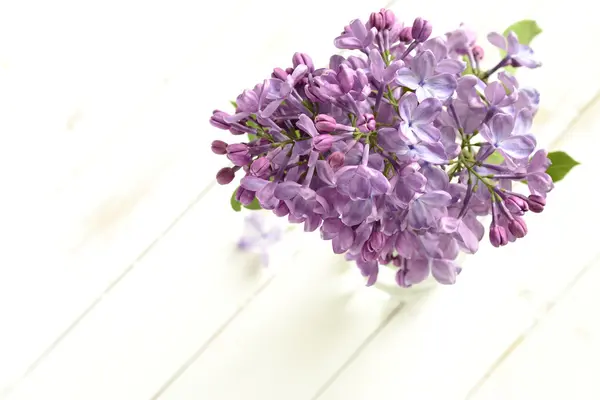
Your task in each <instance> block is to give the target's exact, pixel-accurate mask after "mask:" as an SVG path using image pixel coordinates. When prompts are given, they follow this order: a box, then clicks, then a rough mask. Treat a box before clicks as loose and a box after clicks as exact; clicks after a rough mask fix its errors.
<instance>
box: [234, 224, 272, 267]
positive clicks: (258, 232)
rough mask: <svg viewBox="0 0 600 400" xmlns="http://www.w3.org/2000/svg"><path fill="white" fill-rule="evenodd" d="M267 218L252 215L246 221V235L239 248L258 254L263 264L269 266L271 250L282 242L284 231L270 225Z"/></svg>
mask: <svg viewBox="0 0 600 400" xmlns="http://www.w3.org/2000/svg"><path fill="white" fill-rule="evenodd" d="M266 219H267V218H266V216H265V215H262V214H261V213H252V214H250V215H248V216H247V217H246V218H245V220H244V234H243V235H242V237H241V238H240V240H239V241H238V248H240V249H241V250H244V251H249V252H253V253H257V254H258V255H259V256H260V258H261V262H262V264H263V265H264V266H265V267H266V266H268V265H269V250H270V249H271V247H272V246H273V245H274V244H275V243H277V242H279V241H280V240H281V235H282V231H281V229H280V228H279V227H277V226H275V225H272V226H270V224H268V222H267V220H266Z"/></svg>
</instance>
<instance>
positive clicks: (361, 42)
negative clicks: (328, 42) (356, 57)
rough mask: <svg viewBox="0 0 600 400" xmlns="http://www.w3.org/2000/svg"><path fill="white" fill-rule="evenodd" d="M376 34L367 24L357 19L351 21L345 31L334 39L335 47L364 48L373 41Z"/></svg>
mask: <svg viewBox="0 0 600 400" xmlns="http://www.w3.org/2000/svg"><path fill="white" fill-rule="evenodd" d="M374 37H375V34H374V33H373V32H372V31H371V30H369V29H367V27H366V26H365V24H363V23H362V22H361V21H360V20H358V19H355V20H354V21H352V22H351V23H350V25H349V26H348V27H347V29H346V30H344V33H342V35H341V36H338V37H337V38H336V39H335V40H334V44H335V47H337V48H339V49H350V50H352V49H357V50H363V49H366V48H368V47H369V46H370V45H371V43H373V38H374Z"/></svg>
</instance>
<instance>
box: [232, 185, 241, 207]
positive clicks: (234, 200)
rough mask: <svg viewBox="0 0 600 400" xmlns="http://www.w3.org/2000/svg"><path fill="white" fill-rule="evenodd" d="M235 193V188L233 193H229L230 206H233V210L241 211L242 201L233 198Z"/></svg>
mask: <svg viewBox="0 0 600 400" xmlns="http://www.w3.org/2000/svg"><path fill="white" fill-rule="evenodd" d="M236 193H237V189H235V190H234V191H233V194H232V195H231V208H233V211H237V212H239V211H242V203H240V202H239V201H237V200H236V199H235V194H236Z"/></svg>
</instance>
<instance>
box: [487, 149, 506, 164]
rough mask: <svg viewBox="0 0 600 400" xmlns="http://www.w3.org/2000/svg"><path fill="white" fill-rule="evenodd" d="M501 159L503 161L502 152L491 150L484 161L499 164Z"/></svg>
mask: <svg viewBox="0 0 600 400" xmlns="http://www.w3.org/2000/svg"><path fill="white" fill-rule="evenodd" d="M502 161H504V157H502V154H500V153H498V152H497V151H495V152H493V153H492V155H491V156H489V157H488V158H487V160H485V162H486V163H488V164H494V165H500V164H502Z"/></svg>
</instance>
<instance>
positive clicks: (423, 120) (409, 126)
mask: <svg viewBox="0 0 600 400" xmlns="http://www.w3.org/2000/svg"><path fill="white" fill-rule="evenodd" d="M441 112H442V103H441V102H440V101H439V100H438V99H436V98H431V97H430V98H427V99H425V100H423V101H422V102H421V104H419V103H418V101H417V96H416V95H415V94H414V93H407V94H405V95H404V96H402V98H401V99H400V117H402V122H401V123H400V132H402V134H403V135H404V136H405V137H406V138H407V139H408V140H409V141H410V142H415V143H416V142H419V141H424V142H427V143H435V142H437V141H439V140H440V137H441V133H440V130H439V129H438V128H436V127H435V126H433V121H434V120H435V119H436V118H437V116H438V115H439V114H440V113H441Z"/></svg>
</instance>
